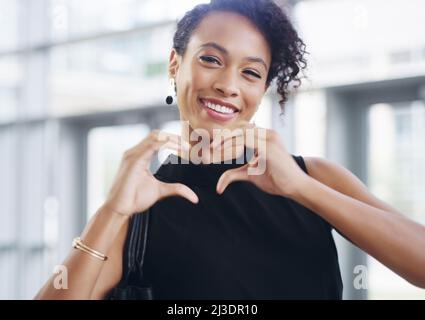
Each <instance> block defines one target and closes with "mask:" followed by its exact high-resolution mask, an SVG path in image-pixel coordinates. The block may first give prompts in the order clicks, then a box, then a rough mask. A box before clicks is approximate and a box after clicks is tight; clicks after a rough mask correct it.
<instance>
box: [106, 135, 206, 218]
mask: <svg viewBox="0 0 425 320" xmlns="http://www.w3.org/2000/svg"><path fill="white" fill-rule="evenodd" d="M161 147H168V148H170V149H174V150H182V151H186V152H187V151H188V150H189V147H190V146H189V143H188V142H186V141H184V140H183V139H182V138H181V137H180V136H178V135H175V134H171V133H167V132H163V131H159V130H153V131H152V132H151V133H150V134H149V135H148V136H147V137H146V138H145V139H143V140H142V141H141V142H140V143H139V144H138V145H136V146H134V147H133V148H131V149H129V150H127V151H126V152H125V153H124V156H123V159H122V161H121V165H120V168H119V170H118V174H117V176H116V178H115V180H114V183H113V185H112V188H111V190H110V192H109V195H108V197H107V200H106V202H105V204H104V207H107V208H108V209H109V210H112V211H114V212H117V213H120V214H123V215H132V214H134V213H137V212H143V211H144V210H146V209H148V208H150V207H151V206H152V205H153V204H155V203H156V202H157V201H158V200H160V199H163V198H166V197H169V196H181V197H184V198H186V199H188V200H189V201H191V202H193V203H197V202H198V201H199V200H198V197H197V195H196V194H195V193H194V192H193V191H192V190H191V189H190V188H189V187H187V186H185V185H184V184H181V183H165V182H162V181H159V180H158V179H156V178H155V177H154V176H153V174H152V173H151V172H150V170H149V168H150V164H151V160H152V157H153V155H154V154H155V153H156V152H157V151H158V150H159V149H160V148H161Z"/></svg>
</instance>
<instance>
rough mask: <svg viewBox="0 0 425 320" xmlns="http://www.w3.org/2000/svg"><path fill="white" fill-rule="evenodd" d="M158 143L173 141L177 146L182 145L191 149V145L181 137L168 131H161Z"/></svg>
mask: <svg viewBox="0 0 425 320" xmlns="http://www.w3.org/2000/svg"><path fill="white" fill-rule="evenodd" d="M157 140H158V141H173V142H175V143H177V144H181V145H182V147H183V148H186V149H188V150H189V149H190V144H189V142H187V141H186V140H184V139H183V138H182V137H181V136H179V135H177V134H173V133H169V132H166V131H159V132H158V135H157Z"/></svg>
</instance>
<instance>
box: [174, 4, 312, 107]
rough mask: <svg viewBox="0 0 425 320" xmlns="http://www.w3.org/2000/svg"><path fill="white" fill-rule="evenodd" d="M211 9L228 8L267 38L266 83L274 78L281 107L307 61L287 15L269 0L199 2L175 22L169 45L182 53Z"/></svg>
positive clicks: (302, 45) (304, 51)
mask: <svg viewBox="0 0 425 320" xmlns="http://www.w3.org/2000/svg"><path fill="white" fill-rule="evenodd" d="M212 11H230V12H234V13H237V14H240V15H242V16H244V17H246V18H248V19H249V20H250V21H251V22H252V23H253V24H254V25H255V26H257V28H258V29H259V30H260V32H261V33H262V34H263V36H264V37H265V39H266V40H267V42H268V45H269V47H270V50H271V55H272V61H271V66H270V69H269V73H268V75H267V80H266V85H270V84H271V82H272V81H273V80H274V79H277V80H276V85H277V92H278V94H279V95H280V97H281V99H280V100H279V104H280V107H281V110H282V113H283V111H284V105H285V102H286V101H287V100H288V95H289V93H290V88H289V86H290V84H291V83H292V81H293V83H292V84H293V87H294V88H298V87H299V86H300V84H301V79H302V78H303V77H299V76H298V75H299V73H300V71H301V70H302V69H305V68H306V66H307V62H306V59H305V55H306V54H308V52H307V51H306V50H305V47H306V46H305V44H304V42H303V41H302V40H301V39H300V37H299V36H298V33H297V32H296V30H295V29H294V27H293V25H292V23H291V21H290V20H289V17H288V15H287V14H286V13H285V11H284V10H283V9H282V8H281V7H279V6H278V5H277V4H276V3H274V2H273V1H272V0H211V1H210V3H207V4H199V5H197V6H195V7H194V8H193V9H192V10H190V11H188V12H186V14H185V15H184V16H183V18H182V19H180V21H179V22H178V24H177V30H176V32H175V33H174V38H173V48H174V49H175V50H176V52H177V53H178V54H179V55H180V56H184V54H185V52H186V48H187V45H188V43H189V40H190V37H191V35H192V33H193V31H194V30H195V29H196V27H197V26H198V25H199V23H200V22H201V21H202V19H203V18H204V17H205V16H206V15H207V14H208V13H210V12H212Z"/></svg>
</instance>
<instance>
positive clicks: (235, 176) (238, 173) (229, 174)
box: [216, 165, 248, 194]
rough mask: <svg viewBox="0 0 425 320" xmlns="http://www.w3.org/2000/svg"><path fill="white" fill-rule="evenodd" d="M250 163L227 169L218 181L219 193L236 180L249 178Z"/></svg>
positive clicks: (217, 188)
mask: <svg viewBox="0 0 425 320" xmlns="http://www.w3.org/2000/svg"><path fill="white" fill-rule="evenodd" d="M247 168H248V165H244V166H242V167H239V168H236V169H230V170H227V171H225V172H224V173H223V174H222V175H221V177H220V179H218V182H217V187H216V190H217V193H219V194H222V193H223V192H224V190H225V189H226V188H227V186H228V185H229V184H231V183H232V182H234V181H241V180H248V173H247Z"/></svg>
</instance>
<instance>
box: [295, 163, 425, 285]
mask: <svg viewBox="0 0 425 320" xmlns="http://www.w3.org/2000/svg"><path fill="white" fill-rule="evenodd" d="M306 163H307V168H308V171H309V174H310V176H311V177H309V176H306V177H305V179H303V180H302V183H300V184H299V186H298V188H297V190H296V191H295V192H293V193H292V194H291V195H290V197H291V198H292V199H294V200H295V201H297V202H299V203H300V204H302V205H304V206H305V207H308V208H309V209H311V210H312V211H314V212H316V213H317V214H319V215H320V216H321V217H323V218H324V219H326V220H327V221H328V222H329V223H331V224H332V225H333V226H334V227H335V228H336V229H338V230H339V231H340V232H342V233H343V234H344V235H346V236H347V237H348V238H349V239H350V240H351V241H352V242H353V243H355V244H356V245H357V246H359V247H360V248H362V249H363V250H364V251H366V252H367V253H369V254H370V255H372V256H373V257H375V258H376V259H377V260H379V261H381V262H382V263H383V264H385V265H386V266H388V267H389V268H391V269H392V270H393V271H394V272H396V273H398V274H399V275H400V276H402V277H403V278H405V279H406V280H407V281H409V282H410V283H412V284H414V285H416V286H418V287H421V288H425V227H424V226H423V225H420V224H418V223H415V222H413V221H412V220H409V219H408V218H406V217H405V216H403V215H402V214H400V213H398V212H397V211H396V210H395V209H393V208H392V207H391V206H389V205H388V204H386V203H385V202H383V201H381V200H379V199H378V198H376V197H375V196H373V195H372V194H371V193H370V192H369V191H368V190H367V188H366V187H365V186H364V184H363V183H362V182H361V181H360V180H359V179H358V178H357V177H355V176H354V175H353V174H352V173H350V172H349V171H348V170H347V169H345V168H343V167H341V166H338V165H336V164H333V163H331V162H329V161H326V160H324V159H320V158H314V159H313V158H310V159H308V158H306Z"/></svg>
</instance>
